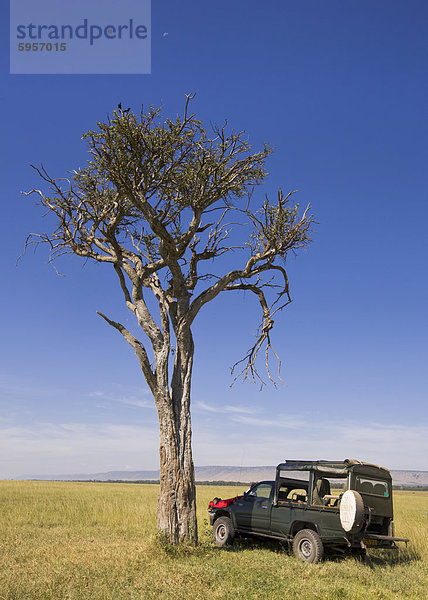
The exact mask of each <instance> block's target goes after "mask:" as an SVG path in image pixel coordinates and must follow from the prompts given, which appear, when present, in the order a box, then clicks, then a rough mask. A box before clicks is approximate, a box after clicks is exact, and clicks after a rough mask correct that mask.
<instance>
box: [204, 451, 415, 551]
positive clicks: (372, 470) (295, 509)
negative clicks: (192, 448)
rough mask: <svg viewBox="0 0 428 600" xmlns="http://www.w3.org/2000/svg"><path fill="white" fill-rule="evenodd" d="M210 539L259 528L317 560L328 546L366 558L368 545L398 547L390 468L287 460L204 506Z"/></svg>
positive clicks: (226, 540)
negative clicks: (267, 476)
mask: <svg viewBox="0 0 428 600" xmlns="http://www.w3.org/2000/svg"><path fill="white" fill-rule="evenodd" d="M208 511H209V515H210V524H211V525H212V528H213V536H214V541H215V543H216V544H217V545H218V546H225V545H226V544H230V543H231V542H232V541H233V539H234V537H235V536H237V535H239V536H260V537H264V538H270V539H274V540H280V541H288V542H291V543H292V547H293V552H294V554H295V556H296V557H297V558H299V559H300V560H303V561H305V562H311V563H316V562H318V561H320V560H321V559H322V558H323V555H324V553H325V552H326V551H328V552H335V553H345V552H348V553H351V554H353V555H355V556H356V557H357V558H360V559H364V557H365V554H366V548H367V547H369V548H397V542H406V543H407V541H408V540H406V539H404V538H397V537H395V536H394V524H393V504H392V480H391V474H390V472H389V471H388V469H385V468H383V467H379V466H377V465H372V464H369V463H364V462H360V461H358V460H350V459H347V460H344V461H324V460H317V461H302V460H287V461H285V462H284V463H280V464H279V465H278V466H277V468H276V478H275V481H260V482H258V483H255V484H253V485H251V487H250V488H249V489H248V490H247V491H246V492H244V493H243V495H242V496H236V497H235V498H229V499H227V500H221V499H220V498H214V500H213V501H211V502H210V504H209V507H208Z"/></svg>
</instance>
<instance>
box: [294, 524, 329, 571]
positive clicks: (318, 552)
mask: <svg viewBox="0 0 428 600" xmlns="http://www.w3.org/2000/svg"><path fill="white" fill-rule="evenodd" d="M293 552H294V556H295V557H296V558H299V559H300V560H303V561H304V562H309V563H317V562H319V561H320V560H321V559H322V557H323V555H324V546H323V543H322V541H321V538H320V536H319V535H318V534H317V532H316V531H313V530H312V529H301V530H300V531H299V532H298V533H296V535H295V536H294V539H293Z"/></svg>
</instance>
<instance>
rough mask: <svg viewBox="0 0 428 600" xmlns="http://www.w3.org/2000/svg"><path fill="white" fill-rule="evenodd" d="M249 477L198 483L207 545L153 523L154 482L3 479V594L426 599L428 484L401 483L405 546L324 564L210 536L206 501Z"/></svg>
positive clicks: (83, 599)
mask: <svg viewBox="0 0 428 600" xmlns="http://www.w3.org/2000/svg"><path fill="white" fill-rule="evenodd" d="M238 491H242V488H232V487H225V488H222V487H218V486H216V487H211V486H198V510H199V512H198V518H199V532H200V542H201V543H200V546H199V547H197V548H192V547H179V548H170V547H168V546H165V545H163V544H162V541H161V540H159V539H158V538H157V536H156V532H155V520H156V496H157V486H156V485H135V484H107V483H66V482H64V483H62V482H58V483H52V482H17V481H4V482H0V564H1V569H0V599H1V600H15V599H16V600H18V599H24V598H25V599H27V598H28V599H30V598H31V599H34V600H45V599H46V600H47V599H49V600H63V599H70V600H71V599H73V600H122V599H123V600H131V599H132V600H137V599H138V600H139V599H155V598H156V599H158V598H159V599H161V598H162V599H172V598H174V599H176V600H181V599H182V600H193V599H201V600H202V599H203V600H211V599H219V600H223V599H225V600H226V599H232V598H233V599H238V598H242V599H243V600H250V599H256V598H257V599H258V600H264V599H268V598H269V599H274V600H276V599H283V598H287V597H290V598H296V597H297V598H302V599H305V600H312V599H315V598H317V599H323V600H329V599H339V598H350V599H354V598H355V599H361V600H362V599H364V600H366V599H371V598H376V599H385V600H392V599H399V600H401V599H402V598H415V599H418V600H425V599H426V598H428V593H427V590H428V559H427V556H428V516H427V511H428V492H396V493H395V527H396V534H397V535H399V536H400V537H408V538H410V540H411V541H410V544H409V546H408V548H407V549H406V547H405V546H403V548H402V549H400V551H399V552H392V551H379V550H377V551H376V550H373V551H370V552H369V554H368V560H367V562H366V563H365V564H360V563H358V562H356V561H355V560H354V559H353V558H341V559H335V560H327V561H324V562H322V563H319V564H317V565H309V564H304V563H301V562H299V561H297V560H296V559H295V558H294V557H293V555H292V554H291V553H290V552H289V550H288V548H287V546H286V545H284V546H282V545H279V544H273V543H266V542H265V543H262V542H251V541H248V540H238V541H237V542H236V543H235V544H234V545H233V546H232V547H231V548H230V549H226V550H224V549H218V548H215V547H214V546H213V545H212V542H211V538H210V529H209V526H208V519H207V517H208V513H207V510H206V508H207V505H208V502H209V500H211V499H212V498H213V497H214V496H222V497H223V498H227V497H230V496H232V495H234V494H235V493H236V492H238Z"/></svg>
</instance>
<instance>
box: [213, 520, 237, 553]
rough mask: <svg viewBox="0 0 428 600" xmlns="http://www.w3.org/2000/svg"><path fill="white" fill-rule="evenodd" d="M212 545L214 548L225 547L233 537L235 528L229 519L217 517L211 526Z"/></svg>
mask: <svg viewBox="0 0 428 600" xmlns="http://www.w3.org/2000/svg"><path fill="white" fill-rule="evenodd" d="M213 536H214V543H215V545H216V546H220V547H222V546H227V545H228V544H231V543H232V541H233V538H234V537H235V528H234V527H233V524H232V521H231V520H230V519H229V517H219V518H218V519H217V520H216V521H214V525H213Z"/></svg>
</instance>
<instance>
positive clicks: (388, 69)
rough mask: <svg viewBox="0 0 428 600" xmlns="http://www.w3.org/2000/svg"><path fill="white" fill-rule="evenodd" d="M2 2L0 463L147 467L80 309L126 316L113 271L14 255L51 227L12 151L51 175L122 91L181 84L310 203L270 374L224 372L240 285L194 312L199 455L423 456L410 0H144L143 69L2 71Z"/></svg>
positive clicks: (417, 83)
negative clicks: (239, 380)
mask: <svg viewBox="0 0 428 600" xmlns="http://www.w3.org/2000/svg"><path fill="white" fill-rule="evenodd" d="M1 11H2V15H1V37H0V44H1V52H0V60H1V73H0V77H1V82H0V99H1V100H0V101H1V109H2V110H1V117H2V125H1V139H2V160H1V166H2V219H1V225H0V227H1V237H0V239H1V244H2V250H1V253H0V261H1V270H2V279H1V286H2V293H1V295H0V302H1V307H0V310H1V316H2V331H1V361H0V477H3V478H5V477H17V476H20V475H22V474H35V473H40V474H42V473H43V474H54V473H91V472H95V471H107V470H114V469H133V470H134V469H144V468H147V469H150V468H157V465H158V439H157V421H156V413H155V410H154V407H153V402H152V400H151V398H150V395H149V393H148V390H147V387H146V385H145V382H144V380H143V377H142V375H141V374H140V372H139V370H138V364H137V361H136V359H135V357H134V356H133V354H132V351H131V349H130V348H129V347H128V345H127V344H126V343H125V342H124V341H123V340H122V339H121V337H120V336H119V335H118V334H117V332H115V331H114V330H112V329H111V328H109V327H108V326H107V325H106V324H105V323H104V322H103V321H102V320H101V319H100V318H99V317H98V316H97V315H96V310H102V311H103V312H106V313H107V314H109V315H111V317H112V318H114V317H115V316H118V317H119V316H120V315H122V314H123V313H122V310H123V309H122V307H121V297H120V294H119V291H118V290H117V286H116V281H115V279H114V278H113V276H112V273H110V272H109V270H108V268H106V267H105V266H97V265H87V266H85V267H84V266H83V265H82V263H81V261H80V260H79V259H78V258H75V259H73V258H70V259H68V260H66V261H64V262H63V263H62V265H61V267H62V272H63V273H65V274H66V277H63V278H60V277H58V276H57V275H56V274H55V272H54V271H53V269H52V268H51V267H49V266H48V265H46V264H45V260H46V252H44V251H43V250H39V251H38V252H37V253H36V254H35V255H34V254H32V253H29V254H27V256H26V257H25V259H24V260H23V261H21V262H20V263H19V266H18V267H15V261H16V258H17V256H18V255H19V254H20V252H21V251H22V248H23V245H24V241H25V238H26V235H27V234H28V233H29V232H41V231H43V230H44V229H47V228H49V221H47V220H46V219H45V220H44V221H43V220H42V218H41V210H40V208H39V207H37V206H35V204H34V199H31V198H28V197H24V196H22V195H21V194H20V192H21V190H28V189H31V188H32V187H34V186H39V185H40V183H39V181H38V180H37V178H36V177H35V175H34V173H33V172H32V170H31V169H30V167H29V163H40V162H43V163H44V165H45V166H46V168H47V169H48V170H49V172H50V173H51V174H52V175H54V176H58V177H60V176H63V175H65V174H66V171H68V170H71V169H74V168H77V167H78V166H80V165H83V164H84V162H85V160H86V148H85V146H84V144H83V143H82V142H81V141H80V135H81V133H82V132H84V131H85V130H87V129H88V128H92V127H93V126H94V124H95V122H96V121H99V120H103V119H105V117H106V115H107V114H108V113H111V112H112V110H113V108H115V106H116V105H117V103H118V102H122V105H123V106H131V107H132V108H133V109H135V110H138V109H139V107H140V105H141V104H144V105H145V106H148V105H150V104H155V105H159V104H163V105H164V107H165V114H166V115H169V116H174V115H175V114H176V113H177V112H180V111H181V110H182V107H183V102H184V95H185V94H186V93H189V92H193V91H196V92H197V97H196V99H195V101H194V109H195V110H196V111H197V113H198V114H199V116H200V117H201V118H202V119H203V120H204V121H206V122H207V123H209V122H210V121H212V122H222V121H223V120H224V119H225V118H227V119H228V120H229V122H230V123H231V125H232V126H233V127H234V128H235V129H245V130H247V131H248V133H249V136H250V139H251V141H252V143H253V145H254V146H255V147H256V148H258V147H260V145H261V144H262V143H263V142H264V141H268V142H270V143H271V144H272V145H273V146H274V148H275V152H274V154H273V155H272V156H271V157H270V158H269V160H268V164H267V166H268V170H269V172H270V176H269V178H268V180H267V182H266V185H265V189H259V191H258V193H259V194H260V198H261V197H262V196H263V194H264V192H265V191H266V192H269V193H274V192H275V190H276V189H277V188H278V187H279V186H282V187H284V188H287V189H298V190H299V194H298V197H297V196H296V199H298V200H299V201H300V203H301V204H302V205H306V204H307V203H310V204H311V205H312V208H313V212H314V214H315V215H316V218H317V221H318V223H319V224H318V225H317V227H316V235H315V236H314V242H313V244H312V245H311V246H310V247H309V248H308V249H307V250H306V251H305V252H303V253H301V254H300V255H299V256H298V257H297V258H296V259H290V261H289V262H288V272H289V277H290V281H291V291H292V297H293V303H292V305H291V306H289V307H288V308H287V309H286V310H285V311H283V313H282V314H281V315H280V316H279V317H278V319H277V321H276V327H275V330H274V333H273V341H274V343H275V347H276V349H277V351H278V352H279V353H280V355H281V358H282V360H283V377H284V378H285V380H286V385H282V384H281V385H279V386H278V388H277V389H274V388H272V387H266V388H265V389H264V390H263V391H262V392H259V389H258V387H257V386H252V385H251V384H244V385H241V384H236V385H235V386H234V387H232V388H230V383H231V377H230V366H231V365H232V364H233V363H234V362H235V361H236V360H237V359H238V358H240V357H241V356H242V354H243V353H245V351H246V350H247V348H248V347H249V346H250V345H251V342H252V340H253V336H254V333H255V329H256V326H257V324H258V321H257V319H258V314H257V311H256V306H255V304H254V300H253V299H252V298H250V297H244V296H238V295H237V296H236V297H235V298H232V297H231V295H228V296H225V297H224V298H220V299H218V300H217V302H216V303H212V304H211V305H210V306H209V307H207V309H206V310H205V312H204V313H201V314H200V318H199V320H198V322H196V323H195V327H194V334H195V341H196V360H195V369H194V379H193V411H192V414H193V431H194V436H193V439H194V460H195V463H196V464H197V465H208V464H229V465H237V466H241V465H242V466H249V465H263V464H276V463H277V462H279V461H282V460H284V459H286V458H302V459H303V458H316V459H318V458H319V459H321V458H325V459H343V458H346V457H353V458H357V459H361V460H368V461H371V462H376V463H380V464H383V465H385V466H387V467H390V468H398V469H424V470H427V469H428V461H427V456H428V447H427V444H428V442H427V440H428V423H427V412H428V411H427V388H428V386H427V383H428V382H427V379H428V369H427V354H428V353H427V350H428V348H427V305H428V294H427V291H428V285H427V268H426V265H427V254H428V253H427V250H428V247H427V246H428V244H427V230H426V227H427V226H426V223H427V221H428V204H427V170H426V165H427V139H428V131H427V111H426V105H427V96H428V94H427V91H428V90H427V65H428V56H427V54H428V52H427V43H426V36H427V25H428V5H427V3H426V2H425V1H419V0H412V2H410V3H409V2H404V0H402V1H397V0H388V1H387V0H379V1H377V2H372V1H368V0H349V1H348V2H345V3H344V2H343V1H339V0H325V1H324V2H319V1H318V0H312V1H310V0H305V1H302V2H290V1H288V0H285V1H284V2H274V1H267V2H265V3H263V4H262V3H260V2H254V1H252V0H249V1H247V2H225V1H223V0H219V1H218V2H216V3H201V2H196V1H194V0H190V1H188V2H185V3H177V2H172V1H170V0H168V1H157V0H156V1H154V2H153V6H152V74H151V75H123V76H120V75H84V76H78V75H9V74H8V73H9V48H8V36H9V33H8V19H9V17H8V12H7V7H6V5H5V3H2V8H1ZM164 33H168V35H164Z"/></svg>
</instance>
